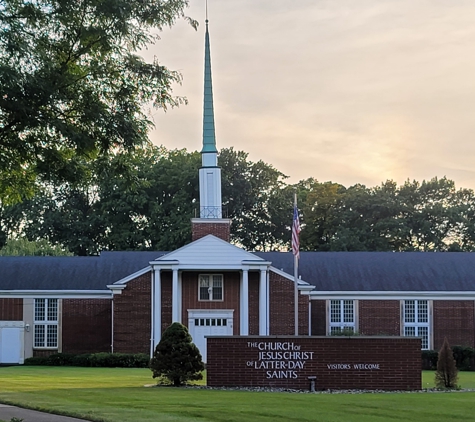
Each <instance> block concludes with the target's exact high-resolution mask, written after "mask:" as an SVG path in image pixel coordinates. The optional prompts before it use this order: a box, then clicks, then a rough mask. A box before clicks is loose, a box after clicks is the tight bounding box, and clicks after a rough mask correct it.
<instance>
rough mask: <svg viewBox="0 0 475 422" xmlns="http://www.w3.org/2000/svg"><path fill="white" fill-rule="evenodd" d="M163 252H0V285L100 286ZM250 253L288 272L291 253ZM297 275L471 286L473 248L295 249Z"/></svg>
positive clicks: (325, 283)
mask: <svg viewBox="0 0 475 422" xmlns="http://www.w3.org/2000/svg"><path fill="white" fill-rule="evenodd" d="M164 254H165V252H103V253H102V254H101V256H99V257H0V290H105V289H107V287H106V286H107V285H108V284H112V283H114V282H116V281H118V280H120V279H122V278H125V277H127V276H129V275H131V274H133V273H135V272H137V271H139V270H141V269H144V268H145V267H147V266H148V263H149V262H150V261H152V260H154V259H156V258H158V257H160V256H162V255H164ZM256 255H257V256H259V257H261V258H263V259H265V260H268V261H271V262H272V265H273V266H274V267H276V268H277V269H279V270H283V271H284V272H286V273H288V274H290V275H292V274H293V255H292V254H291V253H281V252H257V253H256ZM299 274H300V275H301V277H302V279H303V280H304V281H306V282H308V283H310V284H313V285H315V286H316V290H317V291H361V292H365V291H408V292H410V291H475V253H463V252H461V253H455V252H454V253H451V252H440V253H423V252H403V253H395V252H301V258H300V263H299Z"/></svg>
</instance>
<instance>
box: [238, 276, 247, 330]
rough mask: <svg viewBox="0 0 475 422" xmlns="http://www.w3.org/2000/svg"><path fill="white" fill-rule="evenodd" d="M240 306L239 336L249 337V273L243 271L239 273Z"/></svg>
mask: <svg viewBox="0 0 475 422" xmlns="http://www.w3.org/2000/svg"><path fill="white" fill-rule="evenodd" d="M240 284H241V286H240V287H241V288H240V290H241V306H240V308H241V309H240V313H241V318H240V328H239V330H240V334H241V335H242V336H247V335H249V271H248V270H247V269H243V270H242V272H241V283H240Z"/></svg>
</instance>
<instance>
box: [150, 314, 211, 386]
mask: <svg viewBox="0 0 475 422" xmlns="http://www.w3.org/2000/svg"><path fill="white" fill-rule="evenodd" d="M150 369H151V370H152V373H153V378H157V377H165V378H166V379H168V380H169V381H170V382H171V383H173V385H174V386H176V387H178V386H180V385H182V384H184V383H185V382H186V381H190V380H200V379H202V378H203V375H202V374H201V372H202V371H203V370H204V369H205V368H204V364H203V361H202V358H201V354H200V351H199V350H198V348H197V347H196V345H195V344H194V343H193V342H192V339H191V336H190V334H189V333H188V329H187V328H186V327H185V326H184V325H182V324H180V323H178V322H174V323H173V324H172V325H170V326H169V327H168V328H167V329H166V330H165V331H164V333H163V335H162V339H161V340H160V343H158V344H157V347H156V348H155V351H154V353H153V357H152V359H151V361H150Z"/></svg>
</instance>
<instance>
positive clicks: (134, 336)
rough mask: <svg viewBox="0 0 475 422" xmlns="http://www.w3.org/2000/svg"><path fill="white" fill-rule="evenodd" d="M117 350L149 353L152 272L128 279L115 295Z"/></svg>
mask: <svg viewBox="0 0 475 422" xmlns="http://www.w3.org/2000/svg"><path fill="white" fill-rule="evenodd" d="M113 300H114V352H120V353H149V352H150V334H151V273H150V272H148V273H146V274H143V275H141V276H140V277H137V278H136V279H135V280H132V281H129V282H128V283H127V287H126V288H125V289H124V290H122V294H120V295H114V298H113Z"/></svg>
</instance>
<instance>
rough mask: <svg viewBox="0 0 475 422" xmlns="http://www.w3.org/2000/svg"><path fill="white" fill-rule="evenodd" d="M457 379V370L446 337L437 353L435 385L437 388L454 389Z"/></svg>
mask: <svg viewBox="0 0 475 422" xmlns="http://www.w3.org/2000/svg"><path fill="white" fill-rule="evenodd" d="M457 378H458V370H457V367H456V366H455V359H454V355H453V353H452V349H451V348H450V346H449V342H448V341H447V337H446V338H445V339H444V343H443V344H442V348H441V349H440V351H439V360H438V361H437V372H436V373H435V385H436V386H437V387H439V388H455V387H457Z"/></svg>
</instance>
